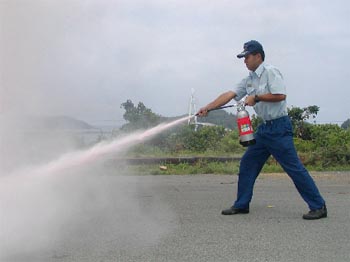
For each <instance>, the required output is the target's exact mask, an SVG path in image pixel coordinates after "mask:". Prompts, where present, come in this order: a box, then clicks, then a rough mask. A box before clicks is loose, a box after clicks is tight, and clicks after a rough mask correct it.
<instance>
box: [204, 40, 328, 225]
mask: <svg viewBox="0 0 350 262" xmlns="http://www.w3.org/2000/svg"><path fill="white" fill-rule="evenodd" d="M243 48H244V50H243V52H242V53H240V54H238V55H237V57H238V58H243V57H244V63H245V64H246V66H247V68H248V70H249V71H250V72H249V76H248V77H246V78H244V79H243V80H242V81H241V82H240V83H239V84H238V85H236V86H235V87H234V89H233V90H232V91H228V92H226V93H223V94H221V95H220V96H219V97H217V98H216V99H215V100H214V101H212V102H211V103H209V104H208V105H207V106H205V107H203V108H201V109H200V110H199V111H198V115H199V116H206V115H207V114H208V111H209V110H211V109H214V108H217V107H220V106H222V105H224V104H226V103H228V102H229V101H231V100H232V99H235V100H236V101H239V100H241V99H242V98H244V97H245V96H246V97H245V104H246V105H248V106H253V107H254V110H255V112H256V113H257V115H258V116H260V117H261V118H262V119H263V121H264V122H263V124H261V125H260V126H259V127H258V129H257V132H256V133H255V139H256V144H254V145H251V146H249V147H248V149H247V151H246V152H245V153H244V155H243V157H242V159H241V163H240V169H239V178H238V190H237V200H236V201H235V202H234V204H233V206H232V207H231V208H229V209H226V210H223V211H222V214H223V215H235V214H247V213H249V204H250V201H251V199H252V196H253V187H254V183H255V180H256V178H257V176H258V175H259V173H260V171H261V169H262V167H263V165H264V164H265V162H266V161H267V159H268V158H269V156H270V155H272V156H273V157H274V158H275V159H276V160H277V161H278V162H279V163H280V165H281V166H282V167H283V169H284V170H285V172H286V173H287V174H288V175H289V176H290V178H291V179H292V180H293V182H294V184H295V186H296V188H297V190H298V191H299V193H300V195H301V197H302V198H303V199H304V201H305V202H306V203H307V204H308V206H309V209H310V211H309V212H308V213H307V214H304V215H303V218H304V219H309V220H311V219H320V218H323V217H327V208H326V204H325V201H324V199H323V198H322V196H321V195H320V193H319V191H318V189H317V187H316V185H315V182H314V181H313V179H312V177H311V176H310V174H309V173H308V171H307V170H306V169H305V167H304V166H303V164H302V163H301V161H300V159H299V158H298V155H297V153H296V150H295V147H294V142H293V134H292V125H291V122H290V119H289V117H288V114H287V103H286V88H285V84H284V81H283V77H282V74H281V73H280V71H279V70H278V69H277V68H276V67H274V66H271V65H268V64H266V63H265V62H264V60H265V53H264V50H263V47H262V45H261V44H260V43H259V42H258V41H255V40H251V41H249V42H247V43H245V44H244V47H243Z"/></svg>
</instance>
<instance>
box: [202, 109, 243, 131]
mask: <svg viewBox="0 0 350 262" xmlns="http://www.w3.org/2000/svg"><path fill="white" fill-rule="evenodd" d="M236 119H237V118H236V115H234V114H232V113H227V112H226V111H225V110H215V111H211V112H209V114H208V116H206V117H199V118H198V119H197V121H198V122H204V123H212V124H215V125H218V126H223V127H225V128H229V129H237V123H236Z"/></svg>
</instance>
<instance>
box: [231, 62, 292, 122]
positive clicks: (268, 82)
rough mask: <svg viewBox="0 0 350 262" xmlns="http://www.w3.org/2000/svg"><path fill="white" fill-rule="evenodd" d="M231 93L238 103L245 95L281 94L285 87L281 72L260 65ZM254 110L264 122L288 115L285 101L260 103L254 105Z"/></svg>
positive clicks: (267, 65)
mask: <svg viewBox="0 0 350 262" xmlns="http://www.w3.org/2000/svg"><path fill="white" fill-rule="evenodd" d="M233 92H235V93H236V97H235V100H236V101H239V100H241V99H242V98H243V97H244V96H246V95H263V94H283V95H286V94H287V93H286V87H285V84H284V80H283V76H282V74H281V72H280V71H279V70H278V69H277V68H276V67H274V66H272V65H269V64H266V63H262V64H260V66H259V67H258V68H257V69H256V70H255V71H254V72H249V76H247V77H246V78H244V79H243V80H242V81H241V82H240V83H238V84H237V85H236V86H235V88H234V89H233ZM254 110H255V112H256V113H257V115H258V116H260V117H261V118H262V119H263V120H264V121H266V120H273V119H276V118H279V117H282V116H286V115H288V112H287V102H286V100H283V101H280V102H264V101H260V102H259V103H256V104H255V105H254Z"/></svg>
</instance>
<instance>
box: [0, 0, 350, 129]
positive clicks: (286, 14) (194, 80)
mask: <svg viewBox="0 0 350 262" xmlns="http://www.w3.org/2000/svg"><path fill="white" fill-rule="evenodd" d="M349 14H350V2H349V1H345V0H343V1H337V0H335V1H328V0H327V1H323V0H315V1H299V0H297V1H290V0H288V1H281V0H266V1H258V0H255V1H254V0H245V1H232V0H230V1H204V0H202V1H199V0H192V1H191V0H187V1H181V0H176V1H165V0H147V1H146V0H144V1H141V0H137V1H133V0H120V1H118V0H109V1H107V0H69V1H68V0H0V19H1V24H0V26H1V27H0V30H1V31H0V33H1V34H0V69H1V70H0V74H1V75H0V87H1V95H0V103H1V104H0V105H1V107H0V113H1V114H7V113H13V112H16V113H25V114H48V115H68V116H72V117H75V118H78V119H81V120H85V121H87V122H89V123H92V124H113V122H108V121H114V122H115V123H118V121H119V122H120V121H121V120H122V114H123V110H122V109H120V104H121V103H123V102H125V101H126V100H127V99H131V100H132V101H133V102H134V103H138V102H139V101H141V102H143V103H144V104H145V105H146V106H147V107H149V108H151V109H152V110H153V112H155V113H158V114H161V115H163V116H176V115H181V114H185V113H187V111H188V105H189V98H190V95H191V88H194V89H195V98H196V104H197V107H198V108H199V107H201V106H203V105H205V104H207V103H208V102H210V101H211V100H213V99H214V98H216V97H217V96H218V95H219V94H220V93H221V92H224V91H227V90H230V89H231V88H232V87H233V86H234V85H235V84H236V83H237V82H239V81H240V80H241V79H242V78H243V77H245V76H246V75H247V73H248V71H247V69H246V67H245V65H244V63H243V60H239V59H237V58H236V54H237V53H239V52H241V51H242V48H243V43H244V42H246V41H248V40H251V39H256V40H258V41H260V42H261V43H262V44H263V46H264V49H265V53H266V62H267V63H270V64H273V65H275V66H277V67H278V68H279V69H280V70H281V71H282V73H283V75H284V77H285V81H286V85H287V92H288V96H287V101H288V105H289V106H292V105H293V106H299V107H304V106H308V105H318V106H319V107H320V112H319V116H318V118H317V120H318V122H319V123H324V122H327V123H328V122H332V123H340V124H341V123H342V122H343V121H345V120H346V119H348V118H350V105H349V94H350V87H349V84H348V82H347V77H348V73H349V66H348V62H349V61H350V51H349V47H350V29H349V28H350V27H349V25H350V17H349ZM105 120H107V121H106V122H104V121H105ZM337 121H338V122H337Z"/></svg>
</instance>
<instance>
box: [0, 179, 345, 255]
mask: <svg viewBox="0 0 350 262" xmlns="http://www.w3.org/2000/svg"><path fill="white" fill-rule="evenodd" d="M313 176H314V177H315V181H316V183H317V185H318V186H319V189H320V191H321V193H322V195H323V196H324V198H325V199H326V201H327V206H328V213H329V214H328V218H325V219H321V220H317V221H305V220H303V219H302V218H301V217H302V214H303V213H305V212H307V211H308V209H307V206H306V205H305V203H304V202H303V201H302V199H301V198H300V196H299V194H298V193H297V191H296V189H295V188H294V185H293V184H292V182H291V181H290V180H289V178H288V177H287V176H286V175H284V174H282V175H281V174H274V175H261V176H260V177H259V178H258V180H257V183H256V186H255V191H254V197H253V201H252V203H251V207H250V210H251V212H250V213H249V214H247V215H235V216H222V215H221V214H220V213H221V210H222V209H224V208H227V207H229V206H231V204H232V201H233V200H234V198H235V194H236V186H237V176H235V175H231V176H228V175H185V176H165V175H164V176H117V175H113V174H110V173H105V174H101V173H99V174H93V173H92V174H88V175H87V176H83V175H79V176H76V177H71V176H67V177H65V178H55V179H54V181H52V179H51V180H50V182H49V183H48V180H46V181H45V182H42V183H41V185H42V186H44V185H45V192H43V189H41V188H40V185H39V187H38V183H36V188H35V190H32V191H31V193H32V194H28V195H31V198H30V199H29V200H28V195H27V196H26V197H25V198H24V199H22V201H21V203H22V204H23V205H25V206H29V207H31V208H29V209H30V210H31V211H32V212H24V213H18V214H17V213H12V215H18V216H21V217H22V218H23V219H21V220H20V221H21V222H20V223H23V224H21V226H19V225H18V224H16V225H11V224H10V223H11V222H10V221H12V220H13V219H12V220H5V221H7V223H8V224H9V225H6V224H3V226H4V228H5V227H6V228H9V227H10V228H13V230H12V232H13V234H14V236H13V239H12V235H11V237H8V236H7V239H9V240H7V242H6V241H5V242H6V243H7V244H4V237H2V238H1V242H2V243H3V244H1V245H0V247H1V249H2V250H0V251H1V253H0V261H5V262H7V261H23V262H24V261H25V262H30V261H36V262H38V261H45V262H47V261H55V262H60V261H62V262H63V261H93V262H97V261H240V262H243V261H250V262H251V261H279V262H283V261H318V262H319V261H327V262H328V261H344V262H345V261H350V212H349V210H350V174H349V173H318V174H313ZM39 184H40V183H39ZM48 185H49V186H48ZM48 188H49V189H50V190H48ZM27 190H28V189H27ZM34 191H35V192H36V194H37V195H35V194H33V192H34ZM44 193H45V194H44ZM33 195H34V196H33ZM38 199H40V201H41V202H40V203H41V204H40V205H39V207H38V205H37V202H38ZM17 201H19V200H17ZM14 204H16V203H14ZM17 206H20V205H18V203H17ZM47 206H51V208H52V210H51V209H50V212H49V211H47V210H48V207H47ZM1 212H3V211H1ZM13 212H14V211H13ZM3 215H4V213H3ZM10 215H11V214H10ZM10 215H9V216H10ZM4 216H6V213H5V215H4ZM37 221H39V222H37ZM16 230H17V231H16ZM3 232H5V231H3ZM15 236H16V237H15Z"/></svg>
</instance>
